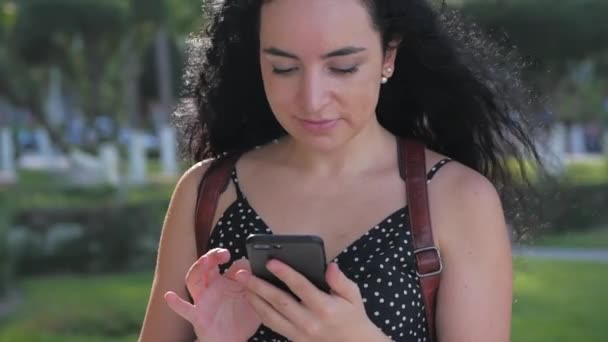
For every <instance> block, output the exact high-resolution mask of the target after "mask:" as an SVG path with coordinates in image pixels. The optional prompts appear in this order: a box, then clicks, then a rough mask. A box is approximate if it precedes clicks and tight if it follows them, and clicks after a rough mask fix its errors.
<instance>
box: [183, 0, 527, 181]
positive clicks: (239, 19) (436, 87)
mask: <svg viewBox="0 0 608 342" xmlns="http://www.w3.org/2000/svg"><path fill="white" fill-rule="evenodd" d="M266 1H268V0H223V1H217V0H215V1H214V0H209V1H206V4H205V5H204V6H203V11H204V14H205V15H206V16H207V19H208V25H207V26H206V27H205V28H204V29H203V30H202V32H201V33H200V34H198V35H195V36H193V37H192V39H191V44H190V50H189V54H190V59H189V63H188V66H187V69H186V77H185V78H186V79H185V88H184V91H185V92H184V94H183V97H182V102H181V104H180V105H179V107H178V110H177V112H176V116H177V118H178V125H179V126H180V128H182V131H183V132H184V133H185V136H186V138H187V143H186V145H187V146H186V148H187V149H188V151H189V153H190V156H191V158H192V159H194V160H195V161H199V160H202V159H205V158H210V157H217V156H220V155H224V154H228V153H232V152H237V151H243V150H247V149H250V148H253V147H255V146H258V145H263V144H265V143H267V142H269V141H272V140H274V139H277V138H279V137H281V136H283V135H285V134H286V132H285V131H284V129H283V128H282V127H281V126H280V125H279V123H278V122H277V120H276V119H275V117H274V115H273V113H272V111H271V108H270V106H269V104H268V102H267V99H266V95H265V93H264V87H263V83H262V78H261V71H260V64H259V17H260V8H261V6H262V5H263V3H264V2H266ZM271 1H272V0H271ZM361 1H362V2H363V3H364V5H365V6H366V7H367V8H368V10H369V13H370V16H371V18H372V21H373V24H374V25H375V27H376V29H377V30H378V32H380V34H381V37H382V41H383V44H384V47H385V48H389V44H390V43H391V42H394V41H396V40H398V41H400V44H399V45H398V47H397V48H398V52H397V59H396V61H395V73H394V75H393V77H392V79H391V82H389V83H388V84H386V85H384V86H383V88H382V90H381V93H380V98H379V102H378V105H377V110H376V113H377V115H378V120H379V122H380V124H381V125H383V126H384V127H385V128H386V129H387V130H389V131H390V132H392V133H393V134H395V135H397V136H401V137H413V138H417V139H420V140H423V141H424V142H425V143H426V144H427V146H428V147H429V148H431V149H433V150H435V151H437V152H439V153H442V154H445V155H447V156H449V157H451V158H453V159H455V160H457V161H459V162H461V163H462V164H464V165H467V166H469V167H471V168H473V169H475V170H477V171H478V172H480V173H481V174H483V175H484V176H486V177H487V178H488V179H490V180H491V181H493V182H494V183H495V184H496V185H497V186H499V185H504V184H505V183H508V180H509V179H510V178H511V176H512V172H510V170H509V166H508V163H507V160H511V159H515V160H519V161H520V165H523V164H521V163H522V160H524V159H532V160H535V161H539V158H538V153H537V150H536V147H535V143H534V141H533V139H532V137H533V135H532V134H531V129H532V125H530V122H531V121H530V120H529V118H528V117H526V115H527V114H528V113H530V112H531V111H530V110H529V104H530V101H529V99H530V98H531V97H530V96H529V92H528V91H527V90H526V88H525V87H524V86H523V85H522V84H521V82H520V81H519V80H520V70H521V69H520V68H519V65H520V63H519V61H518V60H517V59H516V58H514V57H513V55H512V54H511V53H505V51H504V50H503V49H502V48H501V47H500V45H499V44H497V43H492V42H490V40H488V39H486V38H485V37H484V36H483V35H482V34H480V33H476V32H478V30H476V29H471V27H470V25H466V24H464V21H462V20H461V19H460V17H459V15H458V14H457V13H455V12H453V11H450V12H448V11H443V10H442V11H440V10H438V9H437V8H434V7H433V5H432V4H429V3H428V2H427V1H425V0H361ZM522 169H523V168H522Z"/></svg>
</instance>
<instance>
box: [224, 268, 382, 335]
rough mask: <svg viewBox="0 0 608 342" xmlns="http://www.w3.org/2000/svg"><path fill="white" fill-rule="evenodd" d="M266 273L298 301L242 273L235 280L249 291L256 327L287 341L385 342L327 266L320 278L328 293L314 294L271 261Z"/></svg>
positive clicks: (356, 296) (357, 298) (351, 289)
mask: <svg viewBox="0 0 608 342" xmlns="http://www.w3.org/2000/svg"><path fill="white" fill-rule="evenodd" d="M267 268H268V270H269V271H270V272H272V273H273V274H274V275H276V276H277V278H279V279H281V280H282V281H283V282H284V283H285V284H286V285H287V286H288V287H289V289H290V290H291V291H292V292H293V293H294V294H295V295H296V296H298V298H300V300H301V302H298V300H297V299H296V298H294V297H293V296H292V295H291V294H289V293H287V292H285V291H282V290H280V289H279V288H277V287H275V286H273V285H272V284H270V283H268V282H266V281H264V280H262V279H260V278H257V277H255V276H253V275H252V274H251V273H249V272H248V271H245V270H241V271H239V272H237V274H236V277H235V278H236V280H237V281H239V282H241V283H242V284H243V285H245V286H246V287H247V288H248V289H249V295H248V299H249V302H250V304H251V305H252V307H253V308H254V310H255V311H256V312H257V313H258V316H259V317H260V319H261V320H262V323H264V325H266V326H267V327H269V328H271V329H272V330H274V331H276V332H277V333H279V334H281V335H283V336H285V337H287V338H288V339H289V340H292V341H298V342H300V341H390V340H389V338H388V337H387V336H385V335H384V334H383V333H382V331H381V330H380V329H379V328H378V327H376V326H375V325H374V324H373V323H372V322H371V321H370V319H369V318H368V317H367V314H366V313H365V306H364V305H363V300H362V298H361V293H360V291H359V287H358V286H357V284H355V283H354V282H353V281H351V280H350V279H348V278H347V277H346V276H345V275H344V273H342V271H341V270H340V269H339V268H338V265H336V264H335V263H331V264H330V265H329V266H328V268H327V272H326V274H325V278H326V280H327V283H328V285H329V287H330V288H331V293H330V294H327V293H325V292H323V291H321V290H319V289H318V288H317V287H316V286H315V285H313V284H312V283H311V282H310V281H309V280H308V279H306V278H305V277H304V276H303V275H301V274H300V273H298V272H296V271H295V270H293V269H292V268H291V267H289V266H287V265H286V264H284V263H282V262H280V261H278V260H271V261H269V262H268V264H267Z"/></svg>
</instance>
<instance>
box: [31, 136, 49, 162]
mask: <svg viewBox="0 0 608 342" xmlns="http://www.w3.org/2000/svg"><path fill="white" fill-rule="evenodd" d="M34 137H35V139H36V145H37V146H38V152H39V153H40V155H42V156H43V157H45V158H48V159H47V160H50V158H52V156H53V147H52V145H51V139H50V138H49V133H48V132H47V131H46V129H44V128H38V129H36V131H35V132H34Z"/></svg>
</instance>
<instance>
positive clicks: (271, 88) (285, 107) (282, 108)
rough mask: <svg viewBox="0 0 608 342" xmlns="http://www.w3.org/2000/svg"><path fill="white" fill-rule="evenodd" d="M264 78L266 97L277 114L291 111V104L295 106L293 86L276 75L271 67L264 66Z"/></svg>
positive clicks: (280, 114)
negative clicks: (266, 68)
mask: <svg viewBox="0 0 608 342" xmlns="http://www.w3.org/2000/svg"><path fill="white" fill-rule="evenodd" d="M262 79H263V81H264V91H265V93H266V99H267V100H268V104H269V105H270V109H272V111H273V112H274V114H275V116H277V117H280V116H282V115H285V113H289V112H290V111H291V110H290V104H291V105H292V106H293V96H294V91H293V89H292V88H293V87H290V86H289V84H288V83H286V80H284V79H283V80H282V79H280V78H278V77H276V75H274V74H273V73H272V71H271V70H270V69H268V70H265V68H264V67H262Z"/></svg>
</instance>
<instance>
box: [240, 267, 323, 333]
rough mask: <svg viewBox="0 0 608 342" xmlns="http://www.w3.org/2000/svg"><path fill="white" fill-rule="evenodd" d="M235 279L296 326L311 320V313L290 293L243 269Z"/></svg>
mask: <svg viewBox="0 0 608 342" xmlns="http://www.w3.org/2000/svg"><path fill="white" fill-rule="evenodd" d="M236 280H237V281H238V282H240V283H242V284H243V285H244V286H246V287H247V289H248V290H249V291H250V292H253V294H255V295H256V296H258V297H260V298H261V299H263V300H264V302H266V303H267V304H269V305H271V306H272V307H273V308H274V310H275V311H277V312H278V313H280V314H281V315H282V316H283V317H285V318H286V319H287V320H288V321H289V322H291V324H293V325H295V326H297V327H306V326H307V325H309V324H310V322H311V321H312V314H311V313H310V312H309V311H308V310H307V309H306V308H305V307H304V306H303V305H302V304H301V303H299V302H298V301H297V300H296V298H294V297H293V296H292V295H291V294H289V293H287V292H285V291H283V290H281V289H279V288H277V287H276V286H274V285H272V284H270V283H268V282H266V281H264V280H263V279H260V278H258V277H255V276H253V275H252V274H251V273H249V272H248V271H245V270H241V271H239V272H237V274H236Z"/></svg>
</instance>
